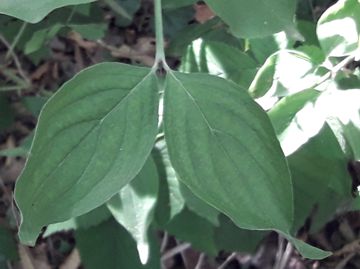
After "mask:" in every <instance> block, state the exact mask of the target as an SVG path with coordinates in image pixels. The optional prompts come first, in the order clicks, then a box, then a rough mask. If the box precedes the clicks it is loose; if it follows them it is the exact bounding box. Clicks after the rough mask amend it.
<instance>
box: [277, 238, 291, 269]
mask: <svg viewBox="0 0 360 269" xmlns="http://www.w3.org/2000/svg"><path fill="white" fill-rule="evenodd" d="M292 251H293V246H292V244H291V243H290V242H288V243H287V245H286V248H285V251H284V255H283V256H282V258H281V261H280V266H279V269H285V268H286V266H287V264H288V262H289V259H290V256H291V253H292Z"/></svg>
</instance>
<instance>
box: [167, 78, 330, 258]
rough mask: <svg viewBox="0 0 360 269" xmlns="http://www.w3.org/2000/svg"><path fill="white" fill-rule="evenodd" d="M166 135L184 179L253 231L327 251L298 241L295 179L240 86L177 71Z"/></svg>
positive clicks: (309, 250)
mask: <svg viewBox="0 0 360 269" xmlns="http://www.w3.org/2000/svg"><path fill="white" fill-rule="evenodd" d="M164 105H165V121H164V124H165V138H166V142H167V144H168V149H169V155H170V160H171V162H172V164H173V166H174V168H175V170H176V172H177V173H178V174H179V178H180V179H181V180H182V181H183V182H184V183H185V184H186V185H187V186H188V187H189V188H190V189H191V190H192V191H193V192H194V193H195V194H196V195H198V196H199V197H200V198H201V199H203V200H205V201H206V202H208V203H209V204H211V205H212V206H214V207H215V208H217V209H218V210H220V211H221V212H223V213H225V214H226V215H227V216H229V217H230V218H231V219H232V220H233V221H234V222H235V224H236V225H238V226H239V227H241V228H245V229H251V230H277V231H279V232H281V233H282V234H284V235H285V236H286V237H287V238H288V239H289V240H291V242H292V243H294V244H295V246H296V247H297V248H298V249H299V251H300V252H301V253H302V254H303V255H305V256H306V257H308V258H324V257H326V256H328V253H324V252H322V251H321V250H318V249H316V248H313V247H311V246H308V245H306V243H304V242H302V241H299V240H297V239H295V238H293V237H292V236H291V235H290V233H289V231H290V228H291V226H292V220H293V196H292V183H291V179H290V175H289V170H288V167H287V164H286V161H285V158H284V155H283V153H282V151H281V148H280V145H279V142H278V140H277V139H276V136H275V133H274V130H273V128H272V126H271V123H270V120H269V118H268V117H267V115H266V113H265V112H264V111H263V110H262V109H261V108H260V107H259V106H258V105H257V104H256V103H255V102H254V101H253V100H252V99H251V98H250V96H249V95H248V94H247V93H246V92H245V91H241V90H240V89H239V88H237V87H236V86H235V85H234V84H232V83H229V82H227V81H225V80H223V79H221V78H217V77H214V76H210V75H206V74H181V73H173V72H170V74H169V75H168V77H167V84H166V90H165V103H164Z"/></svg>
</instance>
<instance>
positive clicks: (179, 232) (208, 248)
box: [165, 208, 218, 255]
mask: <svg viewBox="0 0 360 269" xmlns="http://www.w3.org/2000/svg"><path fill="white" fill-rule="evenodd" d="M165 230H166V231H168V232H169V233H170V234H171V235H174V236H175V237H176V238H177V239H180V240H182V241H186V242H190V243H191V245H192V247H194V248H195V249H197V250H200V251H205V252H207V253H208V254H210V255H216V254H217V252H218V249H217V246H216V243H215V237H214V235H215V234H214V227H213V225H211V223H210V222H208V221H207V220H205V219H204V218H202V217H199V216H198V215H196V214H194V213H192V212H191V211H189V210H188V209H187V208H185V209H184V210H183V211H182V212H181V213H180V214H178V215H176V216H175V217H174V218H173V219H172V220H171V221H170V222H169V223H168V224H167V225H166V226H165Z"/></svg>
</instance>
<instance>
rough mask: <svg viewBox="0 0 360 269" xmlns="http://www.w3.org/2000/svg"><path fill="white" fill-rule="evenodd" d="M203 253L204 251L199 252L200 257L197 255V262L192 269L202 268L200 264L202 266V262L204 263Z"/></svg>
mask: <svg viewBox="0 0 360 269" xmlns="http://www.w3.org/2000/svg"><path fill="white" fill-rule="evenodd" d="M205 257H206V256H205V254H204V253H201V254H200V257H199V260H198V262H197V264H196V266H195V268H194V269H201V268H202V266H203V264H204V261H205Z"/></svg>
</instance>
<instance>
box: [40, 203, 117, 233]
mask: <svg viewBox="0 0 360 269" xmlns="http://www.w3.org/2000/svg"><path fill="white" fill-rule="evenodd" d="M110 217H111V213H110V211H109V209H108V208H107V207H106V206H105V205H102V206H100V207H98V208H95V209H94V210H91V211H90V212H89V213H86V214H84V215H81V216H79V217H77V218H72V219H69V220H67V221H64V222H59V223H54V224H50V225H49V226H48V227H47V228H46V231H45V233H44V234H43V237H48V236H50V235H52V234H54V233H57V232H62V231H70V230H77V229H88V228H90V227H93V226H97V225H99V224H100V223H102V222H104V221H105V220H107V219H109V218H110Z"/></svg>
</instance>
